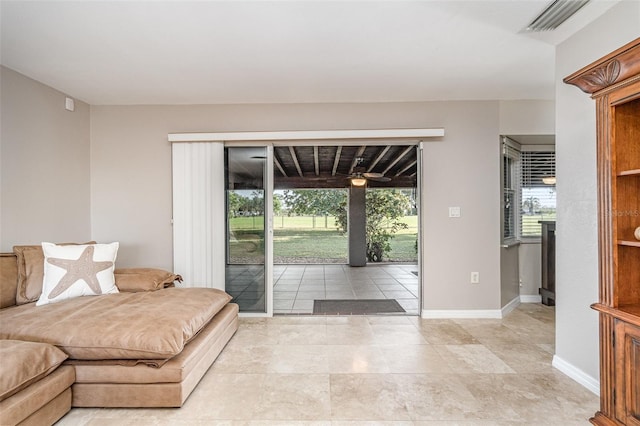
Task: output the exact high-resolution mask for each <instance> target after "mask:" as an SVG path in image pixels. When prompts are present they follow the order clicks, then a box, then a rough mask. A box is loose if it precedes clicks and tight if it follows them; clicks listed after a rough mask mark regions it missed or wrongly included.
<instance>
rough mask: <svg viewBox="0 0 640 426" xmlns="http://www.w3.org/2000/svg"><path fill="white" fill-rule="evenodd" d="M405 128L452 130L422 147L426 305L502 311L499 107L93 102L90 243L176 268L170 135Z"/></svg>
mask: <svg viewBox="0 0 640 426" xmlns="http://www.w3.org/2000/svg"><path fill="white" fill-rule="evenodd" d="M397 127H444V128H445V132H446V136H445V137H444V139H443V140H442V141H438V142H429V143H427V145H426V148H425V151H424V170H425V173H424V179H423V185H424V195H425V197H426V211H425V212H424V215H425V223H426V224H427V225H426V228H425V232H424V234H425V240H424V248H425V270H424V281H425V305H426V307H427V308H430V309H499V308H500V262H499V251H498V250H499V244H500V241H499V236H500V230H499V227H500V223H499V222H500V219H499V218H500V214H499V202H500V197H499V143H498V102H431V103H382V104H301V105H286V104H285V105H226V106H215V105H209V106H93V107H92V108H91V172H92V180H91V219H92V221H91V222H92V237H93V238H95V239H97V240H100V241H116V240H117V241H120V242H121V249H120V252H119V256H118V257H119V260H118V261H119V264H120V265H121V266H126V265H129V266H132V265H138V266H155V267H162V268H171V267H172V265H171V262H172V236H171V235H172V233H171V224H170V220H171V150H170V145H169V143H168V142H167V134H168V133H174V132H207V131H252V130H254V131H257V130H325V129H359V128H365V129H366V128H372V129H376V128H397ZM449 206H460V207H461V208H462V217H461V218H460V219H449V218H448V207H449ZM471 271H479V272H480V277H481V282H480V284H477V285H472V284H470V283H469V275H470V272H471Z"/></svg>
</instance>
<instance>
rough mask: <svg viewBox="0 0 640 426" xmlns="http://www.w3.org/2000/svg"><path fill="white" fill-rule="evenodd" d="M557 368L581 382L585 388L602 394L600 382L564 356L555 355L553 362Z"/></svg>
mask: <svg viewBox="0 0 640 426" xmlns="http://www.w3.org/2000/svg"><path fill="white" fill-rule="evenodd" d="M551 365H553V366H554V367H555V368H556V369H558V370H559V371H561V372H562V373H564V374H565V375H567V376H569V377H570V378H572V379H573V380H575V381H576V382H578V383H580V384H581V385H582V386H584V387H585V388H587V389H589V390H590V391H591V392H593V393H594V394H596V395H598V396H600V382H599V381H598V380H597V379H595V378H593V377H591V376H590V375H588V374H587V373H585V372H584V371H582V370H580V369H579V368H578V367H576V366H575V365H573V364H570V363H568V362H567V361H565V360H563V359H562V358H560V357H558V355H554V356H553V362H552V363H551Z"/></svg>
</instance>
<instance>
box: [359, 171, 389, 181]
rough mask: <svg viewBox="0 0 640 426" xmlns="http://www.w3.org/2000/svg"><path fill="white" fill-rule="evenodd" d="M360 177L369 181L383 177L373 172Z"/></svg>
mask: <svg viewBox="0 0 640 426" xmlns="http://www.w3.org/2000/svg"><path fill="white" fill-rule="evenodd" d="M362 175H363V176H364V177H366V178H369V179H377V178H381V177H384V175H383V174H382V173H374V172H367V173H363V174H362Z"/></svg>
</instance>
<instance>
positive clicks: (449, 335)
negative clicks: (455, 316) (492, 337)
mask: <svg viewBox="0 0 640 426" xmlns="http://www.w3.org/2000/svg"><path fill="white" fill-rule="evenodd" d="M416 326H417V327H418V330H419V331H420V334H422V336H423V337H424V338H425V339H426V340H427V342H429V343H430V344H432V345H473V344H477V343H480V342H478V340H477V339H476V338H475V337H473V336H472V335H471V334H470V333H469V332H468V331H466V330H465V329H464V328H463V327H461V326H460V325H459V324H456V323H455V322H454V321H452V320H419V321H417V324H416Z"/></svg>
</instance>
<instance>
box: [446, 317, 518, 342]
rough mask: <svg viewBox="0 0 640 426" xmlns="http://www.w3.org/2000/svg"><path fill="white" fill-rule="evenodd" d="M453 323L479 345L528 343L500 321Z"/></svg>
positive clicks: (462, 321)
mask: <svg viewBox="0 0 640 426" xmlns="http://www.w3.org/2000/svg"><path fill="white" fill-rule="evenodd" d="M454 321H455V322H456V324H458V325H460V326H461V327H462V328H464V329H465V330H466V331H467V333H469V334H470V335H472V336H473V337H474V338H475V339H476V340H478V341H479V342H480V343H487V344H489V343H504V344H517V343H528V341H527V340H526V339H525V338H523V336H521V335H519V334H518V333H516V332H515V331H513V330H512V329H511V328H509V327H507V326H505V325H504V324H502V321H501V320H471V319H459V320H454Z"/></svg>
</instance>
